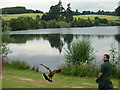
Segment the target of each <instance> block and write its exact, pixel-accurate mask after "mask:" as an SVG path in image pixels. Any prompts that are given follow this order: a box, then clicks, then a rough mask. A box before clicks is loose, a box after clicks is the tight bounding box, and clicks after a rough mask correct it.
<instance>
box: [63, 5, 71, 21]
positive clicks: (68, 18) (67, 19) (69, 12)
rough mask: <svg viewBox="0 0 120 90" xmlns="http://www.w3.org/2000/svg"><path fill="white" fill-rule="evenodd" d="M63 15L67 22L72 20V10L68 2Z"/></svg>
mask: <svg viewBox="0 0 120 90" xmlns="http://www.w3.org/2000/svg"><path fill="white" fill-rule="evenodd" d="M65 17H66V21H67V22H71V21H72V20H73V11H72V10H71V7H70V3H69V4H68V5H67V9H66V11H65Z"/></svg>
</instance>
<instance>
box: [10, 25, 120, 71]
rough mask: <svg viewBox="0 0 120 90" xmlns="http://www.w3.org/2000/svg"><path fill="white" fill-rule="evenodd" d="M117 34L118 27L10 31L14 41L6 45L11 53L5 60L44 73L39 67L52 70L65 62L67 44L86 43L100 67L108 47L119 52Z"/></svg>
mask: <svg viewBox="0 0 120 90" xmlns="http://www.w3.org/2000/svg"><path fill="white" fill-rule="evenodd" d="M118 30H119V27H117V26H109V27H87V28H61V29H38V30H27V31H26V30H22V31H12V32H10V37H11V38H12V39H13V41H11V42H9V44H8V47H9V48H10V50H12V53H11V54H9V55H8V58H9V59H11V60H21V61H26V62H28V63H29V64H30V65H31V66H33V65H35V66H38V67H39V69H40V71H45V69H44V68H43V67H41V66H40V65H39V64H40V63H43V64H45V65H46V66H48V67H50V68H51V69H52V70H53V69H56V68H57V67H58V65H60V64H61V63H62V62H64V61H65V57H64V54H65V49H68V48H69V47H70V43H72V42H74V41H78V40H86V41H89V42H90V43H91V46H92V47H93V48H94V50H95V57H96V61H97V62H96V64H97V65H100V64H101V63H103V61H102V58H103V54H104V53H108V54H109V53H110V51H109V50H110V49H111V43H114V45H115V48H116V49H117V51H118V44H119V43H120V33H119V31H118Z"/></svg>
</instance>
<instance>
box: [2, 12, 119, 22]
mask: <svg viewBox="0 0 120 90" xmlns="http://www.w3.org/2000/svg"><path fill="white" fill-rule="evenodd" d="M36 15H40V16H42V15H43V14H40V13H29V14H28V13H26V14H9V15H3V16H2V18H3V19H5V20H7V21H9V20H10V19H12V18H17V17H20V16H30V17H33V18H35V17H36ZM88 17H89V18H90V19H92V20H93V19H94V18H95V17H99V18H106V19H108V20H112V21H115V20H120V16H119V17H118V16H110V15H78V16H74V18H77V19H78V18H83V19H87V18H88Z"/></svg>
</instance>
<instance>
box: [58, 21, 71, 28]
mask: <svg viewBox="0 0 120 90" xmlns="http://www.w3.org/2000/svg"><path fill="white" fill-rule="evenodd" d="M58 25H59V26H60V28H65V27H70V24H69V23H67V22H65V21H59V22H58Z"/></svg>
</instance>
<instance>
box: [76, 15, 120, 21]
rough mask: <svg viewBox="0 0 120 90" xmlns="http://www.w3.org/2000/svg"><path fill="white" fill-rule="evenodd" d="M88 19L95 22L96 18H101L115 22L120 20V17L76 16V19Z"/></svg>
mask: <svg viewBox="0 0 120 90" xmlns="http://www.w3.org/2000/svg"><path fill="white" fill-rule="evenodd" d="M88 17H89V18H90V19H91V20H93V19H94V18H95V17H99V18H102V19H103V18H106V19H108V20H111V21H114V20H120V16H119V17H118V16H110V15H78V16H74V18H77V19H78V18H82V19H88Z"/></svg>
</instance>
